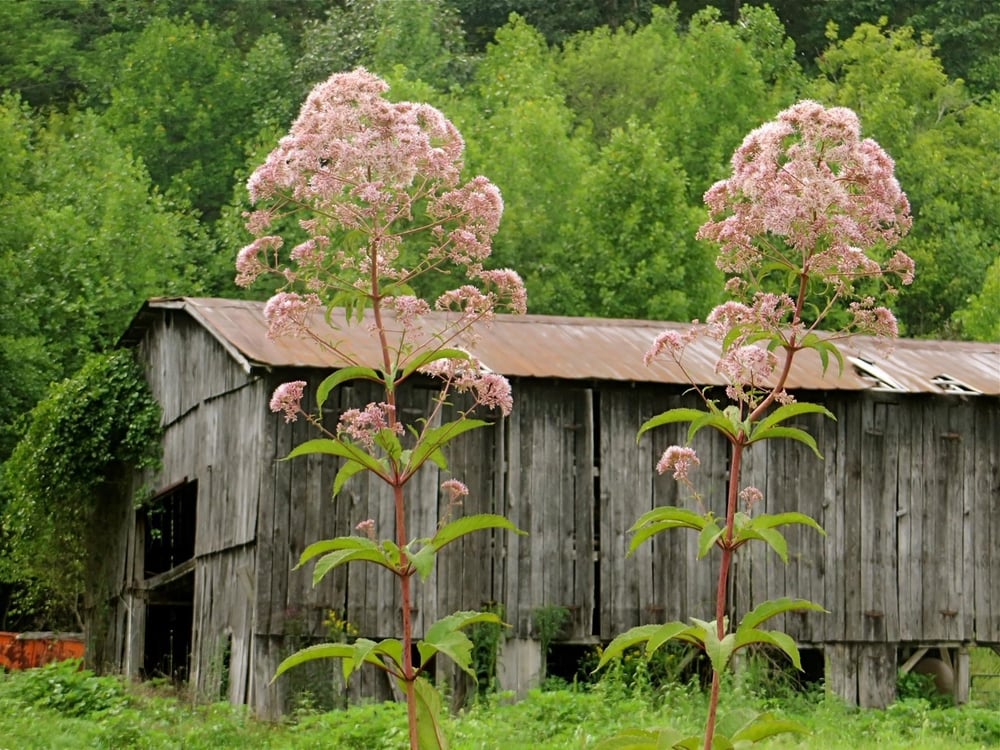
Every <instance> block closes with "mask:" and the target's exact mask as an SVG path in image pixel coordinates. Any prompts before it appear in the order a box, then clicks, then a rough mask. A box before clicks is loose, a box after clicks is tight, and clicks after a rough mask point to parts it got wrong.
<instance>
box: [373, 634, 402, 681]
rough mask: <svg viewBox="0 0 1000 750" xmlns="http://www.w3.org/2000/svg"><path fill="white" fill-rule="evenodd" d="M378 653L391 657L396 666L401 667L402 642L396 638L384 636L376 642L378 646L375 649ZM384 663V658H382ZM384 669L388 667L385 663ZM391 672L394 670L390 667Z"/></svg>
mask: <svg viewBox="0 0 1000 750" xmlns="http://www.w3.org/2000/svg"><path fill="white" fill-rule="evenodd" d="M375 650H376V651H377V652H378V653H380V654H384V655H385V656H387V657H389V658H390V659H392V661H393V662H394V663H395V665H396V668H398V669H402V667H403V643H402V642H401V641H399V640H398V639H396V638H385V639H383V640H381V641H379V642H378V647H377V648H376V649H375ZM383 663H384V660H383ZM386 669H390V667H389V665H388V664H386ZM390 671H392V672H393V674H396V672H395V671H394V670H393V669H390Z"/></svg>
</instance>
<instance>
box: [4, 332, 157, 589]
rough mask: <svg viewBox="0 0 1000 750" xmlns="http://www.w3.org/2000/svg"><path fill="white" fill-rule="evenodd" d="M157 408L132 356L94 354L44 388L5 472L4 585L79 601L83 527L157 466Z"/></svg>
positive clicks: (83, 560)
mask: <svg viewBox="0 0 1000 750" xmlns="http://www.w3.org/2000/svg"><path fill="white" fill-rule="evenodd" d="M160 418H161V413H160V407H159V405H158V404H157V403H156V401H155V400H154V399H153V396H152V394H151V393H150V391H149V386H148V385H147V383H146V381H145V378H144V376H143V373H142V370H141V368H140V367H139V365H138V364H137V363H136V361H135V360H134V358H133V355H132V352H129V351H123V350H122V351H114V352H110V353H108V354H101V355H94V356H92V357H91V358H90V359H89V360H88V361H87V362H86V364H85V365H84V366H83V367H82V368H81V370H80V371H79V372H78V373H77V374H76V375H74V376H73V377H71V378H67V379H66V380H64V381H62V382H60V383H57V384H54V385H53V386H51V387H50V389H49V393H48V396H47V397H46V398H45V399H43V400H42V401H41V402H39V403H38V405H37V406H36V407H35V408H34V409H33V410H32V411H31V413H30V414H29V415H28V418H27V421H28V426H27V429H26V431H25V434H24V437H23V438H22V439H21V441H20V442H19V443H18V445H17V447H16V448H15V449H14V452H13V454H12V455H11V457H10V459H9V460H8V461H7V462H6V463H5V464H4V466H3V475H2V485H0V491H2V499H3V501H4V507H3V516H2V521H3V542H4V546H3V557H2V558H0V577H2V578H3V579H4V580H6V581H34V582H35V586H36V588H34V589H33V593H34V596H37V597H40V598H42V599H43V600H44V599H46V598H47V599H49V604H51V605H53V606H59V605H61V606H65V607H69V608H72V606H73V602H75V601H76V599H77V597H78V596H79V595H80V593H82V587H83V580H82V570H83V567H84V565H85V561H86V554H87V553H86V546H85V545H86V537H87V530H88V528H89V525H90V524H91V523H92V522H93V521H94V519H95V518H97V517H99V515H100V513H101V510H102V508H104V507H105V504H106V503H107V502H109V501H111V500H112V499H113V498H114V496H115V494H116V493H117V492H118V491H119V490H116V489H115V488H113V487H112V486H109V485H108V482H109V481H111V480H114V479H116V478H117V479H119V480H121V479H124V471H125V470H126V468H128V467H131V468H135V469H146V468H152V467H155V466H156V465H157V464H158V462H159V460H160V435H161V428H160Z"/></svg>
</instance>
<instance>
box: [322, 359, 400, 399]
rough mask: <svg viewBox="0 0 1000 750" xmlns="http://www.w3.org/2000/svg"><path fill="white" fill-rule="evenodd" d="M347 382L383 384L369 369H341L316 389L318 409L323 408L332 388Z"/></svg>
mask: <svg viewBox="0 0 1000 750" xmlns="http://www.w3.org/2000/svg"><path fill="white" fill-rule="evenodd" d="M349 380H370V381H372V382H374V383H381V384H383V385H384V384H385V381H383V380H382V378H381V377H380V376H379V374H378V373H377V372H375V370H373V369H371V368H370V367H342V368H341V369H339V370H336V371H334V372H333V373H332V374H331V375H329V376H327V377H326V378H324V379H323V382H322V383H320V384H319V388H317V389H316V403H317V405H318V406H319V408H320V409H322V408H323V405H324V404H325V403H326V400H327V398H329V396H330V393H331V392H332V391H333V389H334V388H336V387H337V386H338V385H341V384H342V383H346V382H347V381H349Z"/></svg>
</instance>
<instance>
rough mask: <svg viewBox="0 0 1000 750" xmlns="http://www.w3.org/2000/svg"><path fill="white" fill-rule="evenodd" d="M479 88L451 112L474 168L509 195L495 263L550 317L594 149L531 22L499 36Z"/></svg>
mask: <svg viewBox="0 0 1000 750" xmlns="http://www.w3.org/2000/svg"><path fill="white" fill-rule="evenodd" d="M476 84H477V85H476V86H475V94H474V97H473V98H468V99H463V100H462V101H460V102H456V105H457V106H455V107H454V109H453V112H450V113H449V114H452V116H453V118H454V120H455V123H456V125H457V126H458V127H459V129H460V130H461V131H462V133H463V134H464V135H465V137H466V140H467V143H468V152H467V153H468V169H469V171H470V172H472V173H482V174H489V175H490V177H491V179H492V180H493V181H494V182H495V183H496V184H497V186H499V188H500V190H501V191H502V193H503V196H504V205H505V209H504V220H503V223H502V224H501V227H500V231H499V233H498V234H497V236H496V238H495V239H494V242H493V248H494V250H493V258H494V260H495V263H496V265H498V266H506V267H511V268H517V269H518V272H519V273H520V274H521V275H522V276H523V277H524V280H525V283H526V284H527V287H528V295H529V299H530V300H531V309H532V310H533V311H534V312H539V313H544V312H550V311H553V310H554V309H556V308H557V306H558V302H557V299H558V297H559V296H560V295H561V294H562V293H563V290H561V289H560V288H559V287H558V285H554V284H553V283H552V278H553V274H554V273H555V272H556V271H558V269H559V268H560V267H561V266H563V265H564V264H566V263H570V262H572V259H570V258H567V256H566V252H565V247H564V238H563V227H564V225H565V223H566V221H567V220H568V218H569V217H570V216H571V215H573V213H574V211H575V205H574V202H573V196H572V193H573V187H574V186H575V185H577V184H578V183H579V180H580V177H581V175H582V174H583V171H584V169H585V168H586V167H587V165H588V164H589V161H590V154H591V149H590V147H589V145H588V144H587V142H586V141H585V140H584V139H582V138H578V137H576V136H575V134H574V131H573V118H572V114H571V112H570V111H569V109H568V108H567V107H566V104H565V101H564V97H563V94H562V90H561V88H560V86H559V85H558V82H557V81H556V77H555V70H554V61H553V57H552V53H551V51H550V50H549V48H548V46H547V45H546V43H545V39H544V38H543V37H542V36H541V34H539V33H538V32H537V31H536V30H535V29H533V28H532V27H531V26H530V25H528V24H527V23H526V22H525V21H524V19H522V18H519V17H517V16H512V17H511V21H510V23H508V24H507V25H506V26H504V27H503V28H502V29H499V30H498V31H497V42H496V44H494V45H491V46H490V48H489V50H488V51H487V53H486V56H485V58H484V60H483V61H482V63H481V65H480V66H479V69H478V72H477V81H476ZM577 312H579V313H580V314H584V313H585V311H584V310H578V311H577Z"/></svg>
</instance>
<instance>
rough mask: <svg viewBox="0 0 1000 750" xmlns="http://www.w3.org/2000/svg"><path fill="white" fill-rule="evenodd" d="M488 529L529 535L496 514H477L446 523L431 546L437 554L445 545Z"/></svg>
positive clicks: (431, 541) (435, 536)
mask: <svg viewBox="0 0 1000 750" xmlns="http://www.w3.org/2000/svg"><path fill="white" fill-rule="evenodd" d="M486 529H506V530H507V531H513V532H514V533H515V534H519V535H521V536H525V535H527V533H528V532H526V531H522V530H521V529H519V528H517V526H515V525H514V524H513V523H511V522H510V521H509V520H507V519H506V518H504V517H503V516H500V515H496V514H494V513H476V514H474V515H471V516H462V517H461V518H458V519H456V520H454V521H451V522H450V523H446V524H445V525H444V526H442V527H441V528H440V529H438V530H437V533H436V534H434V536H433V537H432V538H431V540H430V546H431V547H433V548H434V551H435V552H437V551H440V550H441V548H442V547H444V546H445V545H447V544H450V543H451V542H454V541H455V540H456V539H460V538H462V537H463V536H465V535H466V534H471V533H472V532H474V531H484V530H486Z"/></svg>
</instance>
